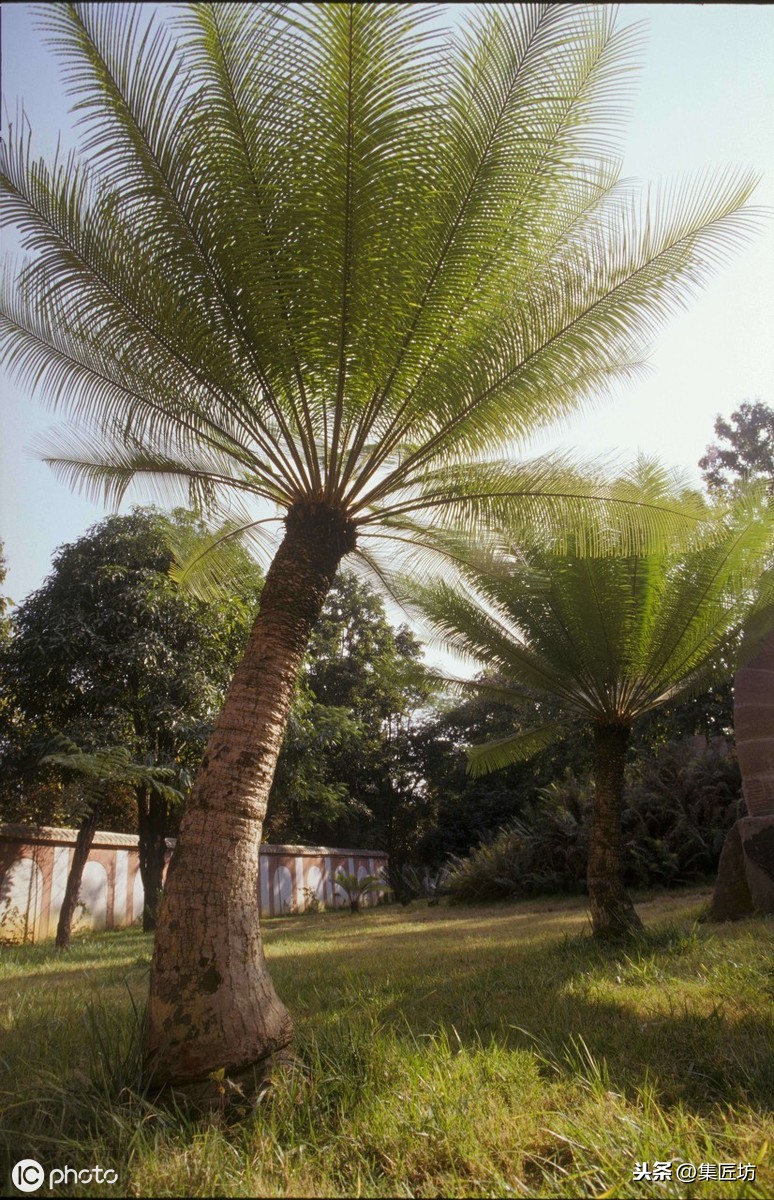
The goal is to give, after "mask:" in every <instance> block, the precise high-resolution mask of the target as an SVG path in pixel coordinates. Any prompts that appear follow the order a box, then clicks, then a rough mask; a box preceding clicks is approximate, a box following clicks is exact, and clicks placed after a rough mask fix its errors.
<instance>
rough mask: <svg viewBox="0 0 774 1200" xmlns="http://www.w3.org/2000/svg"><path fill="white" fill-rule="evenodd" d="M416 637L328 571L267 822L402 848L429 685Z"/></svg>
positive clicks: (367, 593)
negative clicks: (329, 582) (413, 748)
mask: <svg viewBox="0 0 774 1200" xmlns="http://www.w3.org/2000/svg"><path fill="white" fill-rule="evenodd" d="M420 656H421V651H420V646H419V643H418V642H417V640H416V638H415V637H414V636H413V635H412V633H411V632H410V631H409V630H408V629H407V628H406V627H405V626H403V627H402V628H400V629H398V630H395V629H393V628H392V626H391V625H390V623H389V622H388V621H387V619H386V616H385V610H384V604H383V602H382V600H381V598H380V597H379V596H378V595H377V594H376V593H375V592H374V590H373V588H372V587H370V586H369V585H368V584H367V583H364V582H361V581H359V580H358V579H357V578H356V577H355V576H354V575H352V574H351V573H349V572H341V573H340V574H339V575H338V576H337V577H336V579H335V580H334V583H333V586H332V588H331V591H330V593H329V595H328V597H327V599H326V601H325V605H324V607H323V611H322V613H321V614H320V618H319V620H318V621H317V623H316V625H315V627H314V630H313V632H312V637H311V640H310V644H309V651H308V654H307V656H306V660H305V662H304V665H303V667H302V671H301V679H300V684H299V695H298V699H297V702H296V704H295V705H294V708H293V711H292V713H291V717H290V722H289V725H288V729H287V732H286V735H285V741H284V745H283V749H282V753H281V754H280V759H279V763H278V766H277V773H276V775H275V778H274V784H273V787H272V792H271V796H270V799H269V808H268V813H267V825H266V831H267V834H268V835H270V836H271V837H272V838H274V839H275V840H279V841H282V840H287V841H293V840H296V838H298V837H301V838H302V839H307V840H308V839H311V840H313V841H316V842H326V841H328V842H330V843H332V844H334V845H366V844H368V845H378V846H381V847H383V848H385V849H387V850H388V851H389V852H390V853H394V852H397V853H399V852H400V848H399V845H398V844H397V843H398V842H399V840H400V828H401V825H402V818H403V817H404V812H403V809H404V808H405V804H406V801H407V800H408V799H410V795H409V794H408V793H407V783H406V779H405V764H406V761H407V753H408V750H409V743H410V740H411V737H412V736H413V732H414V727H415V725H416V723H417V720H418V717H419V714H420V713H421V711H422V710H423V709H424V708H425V706H426V705H427V704H428V703H429V700H430V696H431V694H432V692H433V690H434V686H433V684H432V683H431V682H430V679H429V676H428V673H427V671H426V670H425V668H424V667H423V665H422V663H421V659H420Z"/></svg>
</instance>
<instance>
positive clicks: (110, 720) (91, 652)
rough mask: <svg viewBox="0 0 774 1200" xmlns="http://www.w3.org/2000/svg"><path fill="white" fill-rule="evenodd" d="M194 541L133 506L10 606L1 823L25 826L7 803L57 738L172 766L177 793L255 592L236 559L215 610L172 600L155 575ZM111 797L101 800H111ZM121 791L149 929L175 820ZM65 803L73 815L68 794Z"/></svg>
mask: <svg viewBox="0 0 774 1200" xmlns="http://www.w3.org/2000/svg"><path fill="white" fill-rule="evenodd" d="M198 536H200V530H199V528H198V527H197V523H196V522H195V521H192V520H191V518H190V517H189V516H188V515H187V514H185V513H183V512H178V513H177V514H176V515H175V516H174V517H173V518H171V519H170V518H168V517H164V516H162V515H161V514H160V513H155V512H152V511H147V510H146V511H144V510H140V509H135V510H134V512H133V513H131V514H130V515H128V516H115V517H109V518H107V520H105V521H102V522H100V523H99V524H97V525H95V526H94V527H93V528H92V529H90V530H89V531H88V533H86V534H84V536H83V537H81V538H79V539H78V540H77V541H76V542H73V543H71V544H69V545H66V546H63V547H61V548H60V549H59V550H58V551H57V553H56V555H55V557H54V564H53V570H52V572H51V574H50V575H49V577H48V579H47V580H46V581H45V583H44V584H43V586H42V587H41V588H39V589H38V591H36V592H33V593H32V595H30V596H29V597H28V598H27V599H26V600H25V601H24V602H23V603H22V604H21V605H19V607H18V608H17V609H16V611H15V613H14V618H13V636H12V638H11V640H10V642H9V643H8V645H7V647H6V649H5V652H4V655H3V667H4V671H3V674H4V678H5V681H6V687H7V689H8V693H9V696H10V698H11V701H12V706H13V710H14V714H15V717H14V722H13V727H12V729H11V731H10V732H9V734H8V738H7V744H6V746H5V753H4V755H3V760H2V761H3V779H4V793H5V794H4V800H5V803H4V808H5V811H6V815H7V817H10V818H11V819H16V820H18V819H20V817H22V816H25V815H29V813H28V810H26V809H25V808H24V807H22V808H21V809H20V808H18V807H17V805H19V803H20V802H19V800H18V792H19V791H21V792H22V793H24V792H26V791H27V790H28V789H29V787H30V786H32V787H34V786H35V780H36V778H37V777H38V775H39V771H38V759H39V757H40V754H41V752H42V749H43V748H44V747H45V746H46V744H47V742H48V741H49V739H50V738H52V737H53V736H55V735H58V734H62V735H65V736H67V737H68V738H70V739H72V740H73V741H75V742H77V743H78V745H79V746H81V748H82V749H83V750H84V752H88V751H99V750H100V749H101V748H102V747H104V746H106V745H121V746H124V747H126V749H127V753H129V754H131V756H132V758H133V759H134V760H135V761H137V762H141V763H144V764H145V766H147V767H156V768H166V767H171V768H173V769H174V771H175V778H176V781H177V785H178V787H179V789H180V790H181V791H187V790H188V787H189V781H190V778H191V776H192V775H193V773H194V772H195V770H196V768H197V767H198V764H199V762H200V760H201V756H202V753H203V751H204V745H205V742H206V737H207V734H208V732H209V728H210V727H211V724H212V721H213V719H214V716H215V714H216V713H217V711H218V708H219V707H220V705H221V703H222V700H223V695H224V692H225V690H226V687H227V685H228V681H229V679H230V677H231V675H232V673H233V670H234V666H235V664H236V662H237V661H238V659H239V656H240V654H241V653H242V651H243V648H244V643H245V640H246V638H247V634H248V631H249V628H250V624H251V621H252V619H253V615H254V612H255V608H256V606H257V600H258V593H259V587H260V574H259V572H258V570H257V568H256V567H254V566H253V564H252V563H251V561H250V559H249V558H247V556H246V555H245V561H244V563H243V576H242V585H241V587H240V591H239V594H234V595H233V596H232V597H231V598H230V599H229V600H227V601H220V602H214V601H209V602H205V601H202V600H199V599H196V598H195V597H192V596H190V595H187V594H185V593H183V592H181V590H180V588H179V587H178V586H177V585H176V584H175V583H174V581H173V580H172V579H171V577H170V574H169V570H170V566H171V563H172V553H171V551H170V548H169V544H168V543H169V541H170V540H173V539H175V538H176V539H177V540H178V541H179V540H181V539H182V540H183V541H195V540H196V538H197V537H198ZM14 784H15V786H14ZM55 786H56V785H55ZM123 791H125V789H119V788H116V789H114V791H113V793H112V798H113V799H115V797H116V795H119V796H120V795H121V794H122V793H123ZM133 792H134V797H135V803H136V810H135V817H134V822H133V824H134V827H135V828H138V831H139V835H140V868H141V872H142V878H143V884H144V887H145V897H146V903H145V911H144V916H143V921H144V925H145V927H146V928H153V925H154V921H155V914H156V907H157V902H158V894H159V892H160V888H161V879H162V873H163V870H164V861H165V846H166V838H167V837H168V836H169V835H170V834H171V833H173V832H174V822H175V821H176V818H177V813H176V809H175V806H174V805H173V804H172V803H171V802H170V799H169V796H168V795H166V794H165V793H163V792H162V791H160V790H159V789H155V790H153V789H150V788H148V787H147V786H146V783H145V782H144V780H143V779H142V778H141V777H140V776H138V778H137V781H136V783H135V784H134V785H133ZM70 795H71V797H72V800H73V801H74V802H75V804H76V806H77V805H78V803H79V798H78V793H77V789H75V790H73V789H70ZM110 801H111V796H108V795H107V794H105V795H103V798H102V818H101V819H103V820H105V819H106V817H107V816H108V814H109V813H111V811H112V813H115V806H114V807H113V809H112V810H111V809H110V808H109V807H108V805H109V803H110ZM23 803H24V801H23V800H22V801H21V804H23ZM62 815H64V814H62V813H61V810H60V817H61V816H62ZM75 815H76V817H77V813H76V814H75Z"/></svg>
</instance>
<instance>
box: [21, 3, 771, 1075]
mask: <svg viewBox="0 0 774 1200" xmlns="http://www.w3.org/2000/svg"><path fill="white" fill-rule="evenodd" d="M431 13H432V15H433V16H434V17H435V16H436V15H437V10H436V9H434V8H433V9H430V10H428V9H424V8H419V7H417V6H414V5H370V4H367V5H360V4H347V5H338V4H311V5H299V6H287V7H284V6H282V7H281V6H274V5H272V6H266V7H262V6H253V5H250V6H247V5H221V4H212V5H210V4H197V5H195V6H192V7H191V8H189V9H187V10H186V11H185V12H184V13H183V14H182V15H180V16H179V17H176V18H175V26H174V35H172V34H170V33H169V31H168V30H166V29H165V28H164V26H163V25H160V24H158V23H157V19H156V14H153V15H152V16H151V17H150V18H148V16H147V13H145V12H143V11H138V10H137V9H125V8H123V7H119V6H112V5H110V6H103V5H89V4H70V3H68V4H57V5H50V6H47V7H46V8H45V9H43V10H42V16H41V22H42V24H43V25H44V27H45V29H46V31H47V32H48V34H49V35H50V36H51V39H52V41H53V43H54V46H55V48H56V49H57V51H58V52H59V54H60V56H61V59H62V61H63V63H64V67H65V73H66V79H67V83H68V86H69V88H70V90H71V92H72V94H73V96H74V98H75V101H76V104H77V105H78V109H79V115H80V117H81V128H82V131H83V135H84V136H83V143H82V144H83V159H82V160H81V159H71V160H67V161H62V160H56V161H54V162H53V163H46V162H44V161H41V160H39V159H38V158H37V157H36V156H35V154H34V153H33V151H32V148H31V144H30V141H29V139H28V138H27V136H26V133H25V132H21V133H20V132H19V131H18V130H16V129H14V130H13V131H12V134H11V137H10V138H9V139H8V141H7V142H6V143H5V144H4V146H3V151H2V160H1V161H0V193H1V194H2V200H3V203H4V206H5V210H6V214H7V218H6V219H8V220H9V221H11V222H12V223H13V224H14V225H15V226H16V228H17V229H18V231H19V234H20V237H21V241H22V246H23V248H24V249H25V250H26V251H27V252H29V255H30V258H29V261H27V262H25V263H24V265H23V267H22V269H21V272H20V273H17V272H14V271H12V272H9V275H8V281H9V282H8V285H7V286H6V288H5V290H4V294H3V296H2V302H1V303H0V310H1V311H2V314H3V317H2V322H3V337H4V340H5V344H6V347H7V354H6V361H7V363H8V365H9V367H10V369H11V370H12V372H13V373H14V374H15V375H16V377H17V378H18V379H19V380H20V381H21V382H23V383H26V384H28V385H29V386H30V387H31V388H39V389H40V390H41V391H42V392H43V393H44V394H45V396H46V397H47V398H48V399H49V400H50V401H52V402H53V403H55V404H58V405H59V406H60V407H64V408H65V409H66V410H69V412H70V414H71V416H73V418H74V420H75V424H76V427H77V428H76V431H75V432H74V433H71V434H70V435H69V437H68V436H61V437H59V438H57V439H56V443H55V448H54V449H53V450H52V451H51V454H50V457H51V459H52V460H55V461H56V462H57V463H58V467H59V470H60V473H61V474H62V475H63V476H64V477H65V478H66V479H68V480H71V481H81V482H83V483H85V485H86V486H87V487H90V488H92V489H98V490H102V491H103V492H105V493H106V494H107V495H108V496H109V497H110V498H115V497H116V496H117V495H120V494H122V493H123V491H124V489H125V488H126V486H127V484H128V483H129V482H130V481H131V480H132V479H134V478H137V477H139V478H140V479H143V478H144V477H152V478H153V479H154V481H155V482H156V483H157V484H158V485H159V486H163V485H164V484H166V485H168V486H173V485H178V484H182V485H183V486H184V487H185V489H186V495H187V496H193V497H194V498H197V499H198V500H200V501H201V502H202V503H205V504H207V505H208V506H209V507H210V510H211V512H212V515H213V519H214V518H215V515H216V514H218V513H219V514H220V517H221V518H222V520H223V522H224V523H223V524H222V525H221V531H220V535H219V537H217V538H216V539H215V540H216V543H217V545H218V547H220V548H221V549H223V547H224V546H227V545H228V543H227V541H226V540H225V539H226V538H227V535H228V534H233V535H234V536H236V535H237V534H238V533H243V534H245V535H256V534H260V533H261V532H262V530H263V525H262V522H263V521H265V520H269V519H274V520H277V521H279V522H282V523H284V534H283V540H282V544H281V546H280V548H279V549H278V550H277V553H276V555H275V557H274V559H273V561H272V565H271V568H270V570H269V572H268V575H267V579H266V586H265V588H264V591H263V594H262V600H261V608H260V613H259V616H258V618H257V621H256V625H255V627H254V631H253V634H252V635H251V638H250V640H249V643H248V648H247V651H246V654H245V657H244V658H243V660H242V662H241V663H240V666H239V667H238V668H237V671H236V674H235V676H234V680H233V683H232V686H231V688H230V691H229V693H228V696H227V699H226V702H225V705H224V708H223V710H222V713H221V716H220V718H219V719H218V721H217V722H216V725H215V729H214V730H213V733H212V735H211V737H210V740H209V743H208V747H207V750H206V753H205V756H204V759H203V763H202V769H201V771H200V772H199V775H198V777H197V781H196V784H195V786H194V789H193V792H192V795H191V798H190V800H189V803H188V804H187V806H186V813H185V816H184V819H183V822H182V824H181V829H180V836H179V839H178V844H177V850H176V853H175V856H174V858H173V861H172V864H171V868H170V871H169V874H168V877H167V885H166V889H165V897H164V902H163V906H162V920H161V922H160V926H159V930H158V933H157V939H156V947H155V952H154V960H153V966H152V970H151V996H150V1006H149V1016H148V1024H147V1030H148V1035H147V1039H148V1040H147V1046H146V1050H147V1066H148V1070H149V1071H153V1073H154V1076H155V1079H156V1081H157V1083H159V1084H163V1083H166V1082H171V1081H175V1082H176V1083H178V1084H180V1085H183V1084H185V1083H190V1084H191V1085H192V1086H193V1087H194V1088H195V1087H197V1086H198V1084H199V1082H200V1081H202V1080H206V1079H207V1078H208V1077H209V1075H210V1073H211V1072H212V1071H213V1070H214V1069H223V1070H231V1069H233V1070H235V1071H239V1070H242V1069H243V1068H245V1067H247V1065H248V1064H251V1063H258V1064H261V1063H262V1064H263V1065H264V1067H265V1066H266V1064H267V1062H268V1061H269V1060H270V1059H271V1056H272V1054H273V1053H274V1052H275V1051H278V1050H279V1049H281V1048H282V1047H283V1046H284V1045H285V1044H287V1042H288V1041H289V1039H290V1037H291V1032H292V1024H291V1022H290V1018H289V1016H288V1013H287V1011H286V1010H285V1009H284V1007H283V1006H282V1004H281V1003H280V1002H279V1000H278V998H277V997H276V995H275V993H274V990H273V987H272V985H271V981H270V978H269V976H268V974H267V972H266V968H265V963H264V958H263V953H262V949H261V942H260V932H259V923H258V900H257V877H258V861H259V860H258V847H259V840H260V833H261V826H262V822H263V818H264V816H265V812H266V803H267V800H268V795H269V790H270V787H271V782H272V777H273V774H274V770H275V767H276V763H277V757H278V754H279V751H280V747H281V744H282V739H283V735H284V730H285V726H286V723H287V720H288V716H289V712H290V709H291V705H292V702H293V696H294V693H295V684H296V676H297V673H298V670H299V668H300V665H301V662H302V660H303V657H304V654H305V652H306V649H307V643H308V640H309V637H310V635H311V631H312V628H313V626H314V624H315V621H316V620H317V618H318V616H319V614H320V612H321V609H322V605H323V602H324V599H325V596H326V594H327V592H328V590H329V588H330V586H331V584H332V582H333V579H334V578H335V575H336V571H337V569H338V566H339V563H340V562H341V560H342V558H343V557H344V555H346V554H349V553H354V552H358V553H359V554H360V555H361V556H363V557H364V558H366V559H367V560H368V561H369V562H371V563H372V564H374V565H375V566H376V568H377V569H378V567H379V557H380V556H379V549H380V548H381V549H382V550H383V549H384V546H385V543H384V540H383V539H384V537H385V536H388V537H390V538H392V539H393V542H392V546H393V549H392V550H391V551H390V555H391V556H394V554H395V552H396V550H395V547H398V548H399V547H401V546H403V547H404V548H405V547H406V546H407V545H411V544H413V545H414V546H420V547H421V546H422V544H423V543H424V541H425V540H426V534H427V532H428V530H429V529H430V528H432V527H434V526H436V525H437V524H439V523H441V522H446V523H462V524H464V525H465V527H466V529H467V530H468V531H472V530H473V529H475V528H477V527H478V526H480V524H481V522H482V521H483V520H485V519H488V518H494V517H496V518H498V519H500V520H501V521H504V520H506V518H507V520H508V521H509V522H510V523H513V522H516V521H517V520H520V521H521V522H522V524H523V526H524V527H528V526H536V525H537V524H540V523H543V524H545V523H554V524H555V523H556V522H559V524H560V525H561V524H562V523H566V522H567V521H571V522H572V521H574V522H576V523H577V520H578V519H579V517H580V516H584V518H585V517H586V516H588V514H589V511H590V510H591V509H594V510H599V509H600V507H605V502H606V500H607V499H608V497H609V494H608V493H607V492H606V491H605V489H604V488H603V487H602V486H601V484H599V483H597V484H595V485H592V486H591V487H590V488H589V487H586V488H585V489H584V488H583V487H581V486H580V483H579V480H578V477H577V472H572V471H570V470H569V469H568V467H567V465H566V464H562V463H559V462H556V461H552V462H545V461H543V462H540V463H527V464H524V463H521V464H514V461H513V450H514V447H515V446H517V445H518V444H520V443H521V444H523V441H524V439H525V438H526V437H527V436H528V435H529V434H531V433H533V432H534V431H535V430H536V429H537V428H539V427H540V426H542V425H544V424H547V423H549V422H551V421H552V420H554V419H556V417H557V416H559V415H566V414H568V413H570V412H571V411H572V410H573V409H574V407H575V406H577V405H578V404H579V403H580V402H581V401H582V400H584V399H586V398H588V397H589V396H591V395H593V394H595V393H597V392H598V391H599V389H600V388H602V387H605V386H607V385H609V384H611V383H613V382H614V381H616V380H619V379H622V378H626V377H628V376H630V375H631V373H632V372H633V371H636V370H637V368H638V365H639V363H640V362H641V360H642V357H643V354H644V348H645V346H646V345H647V344H649V343H650V341H651V339H652V335H653V331H654V329H655V328H656V327H657V326H658V325H660V323H661V322H662V321H663V320H664V319H665V318H666V317H667V316H668V315H669V313H670V312H671V311H672V309H673V308H674V307H675V306H677V305H679V304H681V303H683V302H684V300H685V298H686V296H687V295H688V294H689V293H690V292H691V291H692V289H693V288H694V286H695V285H696V284H697V282H698V281H699V280H700V279H701V278H702V277H703V276H705V275H706V274H707V272H708V271H709V270H710V269H711V268H713V267H714V266H715V264H716V263H717V261H718V259H719V258H721V257H722V255H723V252H724V251H725V250H726V249H727V248H730V247H731V246H732V245H733V244H734V243H735V242H736V241H737V240H738V239H739V237H740V236H742V234H743V232H744V230H745V229H746V228H748V227H749V222H748V220H747V217H746V215H745V213H744V211H743V210H744V207H745V205H746V202H747V200H748V197H749V195H750V192H751V188H752V186H753V179H752V176H751V175H750V174H736V175H734V174H726V175H724V176H718V177H715V178H713V179H708V178H705V179H704V180H703V181H702V182H701V183H697V184H696V185H694V186H689V185H687V184H684V183H683V184H681V185H680V188H679V189H674V190H672V191H666V192H664V193H662V194H660V195H658V196H657V197H655V198H654V203H653V204H652V205H648V203H647V202H646V201H644V200H643V198H642V197H641V196H640V194H639V193H637V192H634V191H632V190H631V189H627V188H625V187H623V186H622V185H620V184H619V173H620V155H619V153H618V149H617V147H616V146H615V144H614V138H613V137H612V136H611V133H612V130H613V129H614V128H615V125H616V124H617V123H618V121H619V118H620V110H621V104H622V100H623V99H624V97H625V86H626V83H625V81H626V79H627V78H628V68H629V66H630V63H631V59H632V55H633V52H634V49H635V47H636V45H637V40H638V36H639V35H638V33H637V32H636V30H632V29H618V28H616V25H615V12H614V10H613V9H610V8H608V7H607V6H605V5H594V4H590V5H553V4H546V5H524V6H510V5H509V6H491V7H490V6H481V7H478V6H476V7H474V8H472V10H470V14H469V16H468V14H466V17H467V21H466V23H465V24H464V26H463V27H462V28H461V29H459V30H455V31H454V33H453V34H450V35H440V36H436V35H433V34H431V33H430V32H429V29H428V26H427V24H426V22H427V21H428V18H429V16H430V15H431ZM149 25H150V26H152V29H151V31H150V32H148V29H147V27H148V26H149ZM288 62H292V63H293V70H292V71H289V70H287V63H288ZM23 129H24V126H23V125H22V130H23ZM498 455H500V456H502V455H505V458H502V457H501V458H499V459H498V458H497V456H498ZM629 498H630V500H631V501H632V502H636V499H637V498H636V496H635V495H633V494H629ZM260 501H265V502H268V505H269V507H270V508H271V509H272V512H271V513H270V515H269V516H265V515H264V512H265V509H262V508H261V506H260V503H259V502H260ZM256 505H257V507H256ZM616 512H619V510H618V509H617V508H616V507H615V506H614V507H613V509H612V511H611V512H610V514H609V516H608V519H609V520H613V519H614V513H616ZM646 515H648V516H649V517H651V518H653V521H654V523H655V524H656V525H659V524H661V525H663V521H664V513H659V512H652V511H650V510H648V511H647V514H646V511H645V510H642V513H641V516H642V520H643V522H644V520H645V517H646ZM629 529H630V530H631V525H629ZM653 531H654V530H653V525H651V532H653ZM478 536H479V537H480V536H481V534H480V533H479V534H478ZM196 563H198V564H201V563H202V559H201V556H200V555H197V556H196ZM208 569H209V571H210V573H212V572H214V571H215V569H216V568H215V560H214V559H211V560H210V565H209V568H208ZM224 845H228V847H229V851H230V855H229V863H230V869H229V870H228V871H224V870H223V865H222V856H221V855H220V854H219V853H216V852H215V850H216V848H218V847H222V846H224ZM244 1014H249V1016H245V1015H244Z"/></svg>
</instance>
